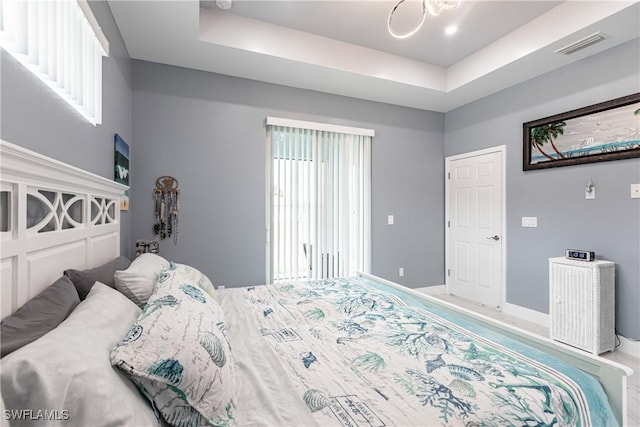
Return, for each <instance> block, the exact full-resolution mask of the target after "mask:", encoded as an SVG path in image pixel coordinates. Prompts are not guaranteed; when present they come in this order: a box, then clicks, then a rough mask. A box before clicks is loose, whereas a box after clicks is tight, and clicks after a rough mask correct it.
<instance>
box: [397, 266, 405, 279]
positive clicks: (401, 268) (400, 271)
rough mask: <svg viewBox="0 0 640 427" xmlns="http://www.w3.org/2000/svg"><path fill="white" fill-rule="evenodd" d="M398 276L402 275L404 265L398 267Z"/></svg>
mask: <svg viewBox="0 0 640 427" xmlns="http://www.w3.org/2000/svg"><path fill="white" fill-rule="evenodd" d="M398 276H400V277H404V267H400V268H399V269H398Z"/></svg>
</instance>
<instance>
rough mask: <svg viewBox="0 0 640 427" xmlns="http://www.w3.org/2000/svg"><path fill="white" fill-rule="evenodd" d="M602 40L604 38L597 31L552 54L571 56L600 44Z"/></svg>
mask: <svg viewBox="0 0 640 427" xmlns="http://www.w3.org/2000/svg"><path fill="white" fill-rule="evenodd" d="M602 40H604V36H603V35H602V33H601V32H600V31H598V32H597V33H593V34H591V35H590V36H587V37H585V38H582V39H580V40H578V41H575V42H573V43H570V44H568V45H566V46H565V47H561V48H560V49H558V50H554V51H553V53H562V54H564V55H571V54H572V53H576V52H577V51H579V50H582V49H584V48H587V47H589V46H592V45H594V44H596V43H600V42H601V41H602Z"/></svg>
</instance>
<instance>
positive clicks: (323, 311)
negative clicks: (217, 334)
mask: <svg viewBox="0 0 640 427" xmlns="http://www.w3.org/2000/svg"><path fill="white" fill-rule="evenodd" d="M217 296H218V299H219V301H220V303H221V305H222V307H223V310H224V312H225V318H226V321H227V326H228V333H229V336H230V339H231V345H232V349H233V353H234V357H235V360H236V376H237V383H238V406H237V413H236V420H235V421H236V423H237V425H243V426H244V425H336V426H340V425H343V426H356V425H374V426H385V425H402V426H412V425H415V426H430V425H451V426H460V425H467V426H475V425H495V426H503V425H554V424H558V425H576V426H587V425H597V426H609V425H617V423H616V421H615V417H614V415H613V413H612V411H611V408H610V406H609V404H608V402H607V398H606V395H605V394H604V392H603V390H602V388H601V387H600V384H599V383H598V382H597V381H596V380H595V379H594V378H592V377H591V376H589V375H587V374H585V373H583V372H582V371H580V370H578V369H576V368H574V367H572V366H570V365H568V364H566V363H564V362H562V361H560V360H558V359H555V358H553V357H551V356H549V355H547V354H545V353H542V352H540V351H538V350H535V349H533V348H530V347H527V346H525V345H524V344H521V343H519V342H518V341H515V340H513V339H511V338H508V337H505V336H501V335H500V334H498V333H495V332H492V331H489V330H486V329H483V328H482V327H480V326H478V325H475V324H474V323H473V322H472V321H469V320H466V319H464V318H462V317H460V316H459V315H455V314H452V313H448V312H445V311H443V310H442V309H438V308H432V307H428V306H425V305H424V304H423V303H422V302H421V301H419V300H417V299H415V298H413V297H412V296H411V295H410V294H408V293H404V292H402V291H399V290H396V289H390V288H387V287H385V286H384V285H381V284H379V283H377V282H374V281H372V280H369V279H366V278H347V279H332V280H319V281H306V282H292V283H279V284H275V285H266V286H255V287H247V288H237V289H224V290H219V291H217Z"/></svg>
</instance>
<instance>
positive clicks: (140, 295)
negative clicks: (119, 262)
mask: <svg viewBox="0 0 640 427" xmlns="http://www.w3.org/2000/svg"><path fill="white" fill-rule="evenodd" d="M169 266H170V263H169V261H167V260H166V259H164V258H162V257H161V256H160V255H156V254H152V253H144V254H141V255H140V256H138V257H137V258H136V259H134V260H133V262H132V263H131V265H130V266H129V268H127V269H126V270H120V271H116V273H115V275H114V278H115V282H116V289H117V290H119V291H120V292H122V293H123V294H124V295H125V296H126V297H127V298H129V299H130V300H131V301H133V302H134V303H136V304H137V305H138V306H139V307H141V308H142V307H144V306H145V304H146V303H147V300H148V299H149V297H150V296H151V293H152V292H153V287H154V286H155V284H156V279H157V277H158V274H160V272H161V271H162V270H165V269H167V268H169Z"/></svg>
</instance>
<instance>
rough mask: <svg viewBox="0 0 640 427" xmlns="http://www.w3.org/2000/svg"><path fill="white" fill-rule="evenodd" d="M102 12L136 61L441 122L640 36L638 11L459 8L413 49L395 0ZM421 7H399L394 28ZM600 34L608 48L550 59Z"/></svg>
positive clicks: (553, 4)
mask: <svg viewBox="0 0 640 427" xmlns="http://www.w3.org/2000/svg"><path fill="white" fill-rule="evenodd" d="M109 4H110V6H111V10H112V12H113V15H114V18H115V20H116V22H117V24H118V26H119V28H120V32H121V33H122V36H123V38H124V41H125V44H126V46H127V49H128V51H129V54H130V56H131V57H132V58H135V59H142V60H147V61H152V62H159V63H164V64H170V65H176V66H181V67H187V68H193V69H198V70H204V71H211V72H215V73H220V74H227V75H233V76H238V77H243V78H249V79H254V80H259V81H265V82H270V83H276V84H281V85H286V86H292V87H299V88H305V89H311V90H316V91H321V92H327V93H333V94H339V95H345V96H351V97H355V98H362V99H367V100H372V101H378V102H386V103H390V104H396V105H404V106H408V107H414V108H420V109H425V110H433V111H441V112H446V111H449V110H451V109H454V108H456V107H459V106H461V105H464V104H466V103H468V102H472V101H474V100H476V99H479V98H481V97H484V96H487V95H489V94H491V93H494V92H497V91H499V90H502V89H504V88H507V87H509V86H512V85H514V84H517V83H520V82H522V81H525V80H527V79H530V78H533V77H536V76H538V75H541V74H544V73H546V72H549V71H551V70H553V69H556V68H559V67H561V66H564V65H566V64H569V63H571V62H574V61H577V60H579V59H582V58H585V57H586V56H589V55H593V54H595V53H598V52H601V51H603V50H606V49H609V48H611V47H614V46H616V45H618V44H621V43H624V42H626V41H629V40H631V39H634V38H638V37H640V2H639V1H638V0H634V1H593V0H584V1H583V0H570V1H565V2H563V1H522V0H500V1H479V0H466V1H465V0H462V2H461V5H460V7H459V8H458V9H456V10H454V11H445V12H443V13H442V14H441V15H439V16H436V17H433V16H427V18H426V20H425V24H424V26H423V27H422V28H421V29H420V30H419V31H418V32H417V33H416V34H415V35H413V36H412V37H411V38H408V39H395V38H393V37H392V36H391V35H389V33H388V32H387V17H388V14H389V12H390V11H391V9H392V8H393V6H394V4H395V1H386V0H384V1H382V0H356V1H327V0H320V1H317V0H295V1H291V0H289V1H271V0H261V1H249V0H234V2H233V4H232V7H231V9H229V10H228V11H222V10H220V9H219V8H218V7H216V5H215V2H214V1H208V0H206V1H202V2H199V1H194V0H179V1H150V0H143V1H131V0H128V1H122V0H109ZM421 8H422V6H421V3H420V2H419V1H415V0H410V1H406V2H405V3H403V4H402V5H401V6H400V7H399V8H398V10H397V12H396V14H395V15H394V20H393V25H394V28H395V29H396V30H397V31H399V32H402V31H405V30H408V29H409V28H410V27H411V25H412V24H414V23H415V22H417V20H418V19H419V15H420V11H421ZM451 24H455V25H457V26H458V27H459V30H458V32H457V33H456V34H455V35H454V36H446V35H445V34H444V29H445V28H446V27H447V26H449V25H451ZM597 31H600V32H602V34H603V35H604V37H605V39H604V41H602V42H600V43H598V44H596V45H593V46H591V47H588V48H586V49H582V50H580V51H578V52H576V53H574V54H572V55H562V54H554V53H553V51H554V50H556V49H558V48H561V47H564V46H565V45H567V44H569V43H572V42H574V41H576V40H579V39H581V38H583V37H585V36H588V35H591V34H593V33H595V32H597Z"/></svg>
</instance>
